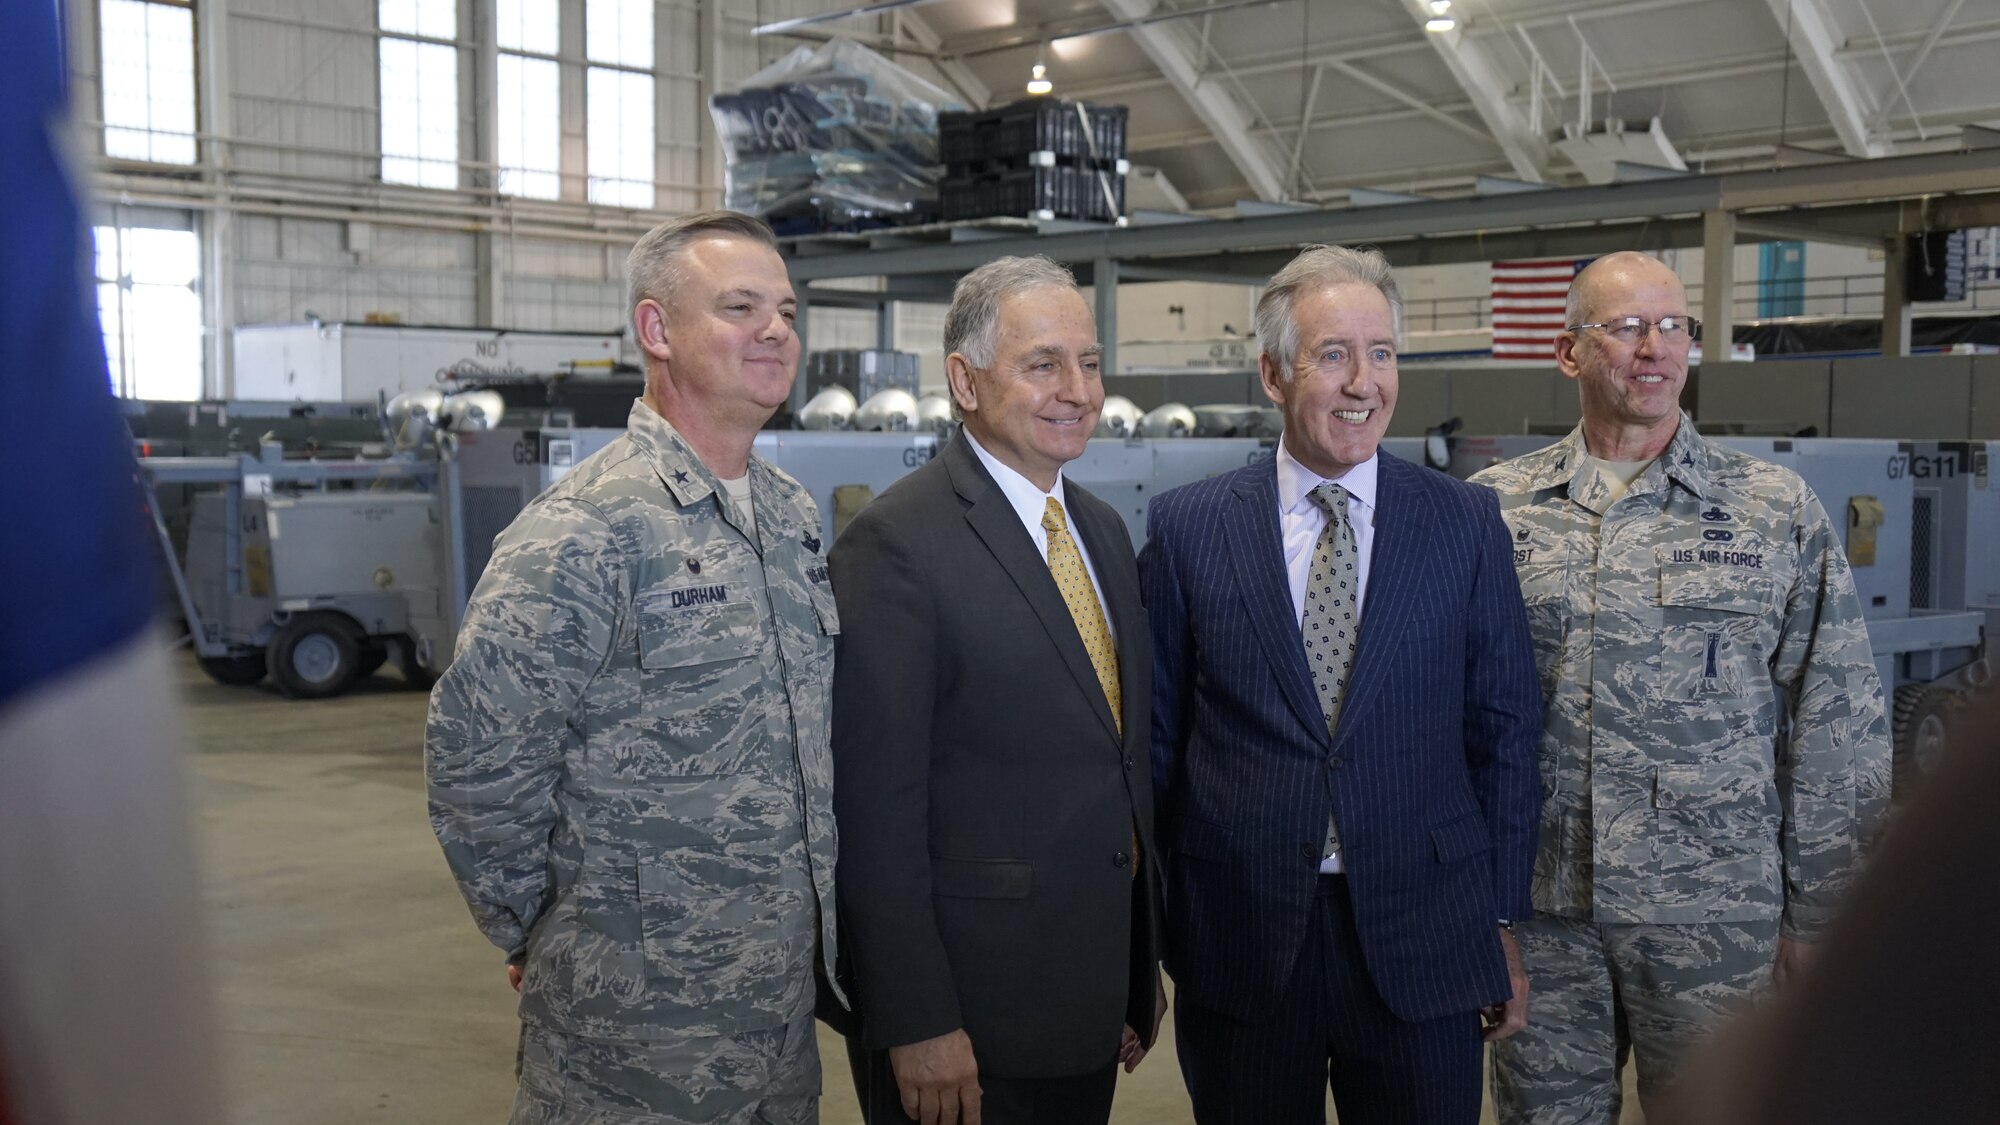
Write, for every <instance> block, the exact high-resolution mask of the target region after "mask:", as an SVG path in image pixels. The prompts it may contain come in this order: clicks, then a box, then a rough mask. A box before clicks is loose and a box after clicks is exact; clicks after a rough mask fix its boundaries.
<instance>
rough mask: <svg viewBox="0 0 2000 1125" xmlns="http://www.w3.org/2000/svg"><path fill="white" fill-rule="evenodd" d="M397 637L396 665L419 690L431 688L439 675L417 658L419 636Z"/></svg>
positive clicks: (404, 676)
mask: <svg viewBox="0 0 2000 1125" xmlns="http://www.w3.org/2000/svg"><path fill="white" fill-rule="evenodd" d="M396 639H397V641H398V644H397V645H396V667H397V668H398V669H400V670H401V671H402V673H403V679H404V680H406V681H408V682H409V685H410V686H411V687H413V688H415V689H417V690H418V691H429V690H431V687H432V685H434V684H436V683H437V677H436V676H433V675H431V673H430V669H428V668H425V667H424V665H423V662H422V661H420V660H418V659H417V638H415V637H412V636H407V635H405V636H402V637H398V638H396Z"/></svg>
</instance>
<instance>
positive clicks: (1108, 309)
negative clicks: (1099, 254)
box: [1090, 258, 1118, 375]
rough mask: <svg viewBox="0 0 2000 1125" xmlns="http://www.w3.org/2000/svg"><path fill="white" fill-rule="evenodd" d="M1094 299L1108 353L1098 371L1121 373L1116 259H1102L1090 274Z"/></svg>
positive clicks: (1101, 339) (1099, 334) (1100, 334)
mask: <svg viewBox="0 0 2000 1125" xmlns="http://www.w3.org/2000/svg"><path fill="white" fill-rule="evenodd" d="M1090 295H1091V296H1092V297H1093V298H1095V299H1096V304H1097V342H1098V343H1099V344H1100V345H1102V346H1103V348H1104V353H1103V354H1102V355H1100V356H1099V357H1098V365H1099V366H1098V370H1100V371H1102V372H1103V373H1104V374H1106V375H1116V374H1117V373H1118V262H1117V260H1116V259H1114V258H1099V259H1097V261H1096V262H1095V263H1094V264H1093V265H1092V267H1091V270H1090Z"/></svg>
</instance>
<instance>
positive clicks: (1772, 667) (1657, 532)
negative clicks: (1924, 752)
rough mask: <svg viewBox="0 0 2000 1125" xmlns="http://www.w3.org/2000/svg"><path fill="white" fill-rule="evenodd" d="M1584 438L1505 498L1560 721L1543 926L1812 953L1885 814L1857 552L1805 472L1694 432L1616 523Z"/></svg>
mask: <svg viewBox="0 0 2000 1125" xmlns="http://www.w3.org/2000/svg"><path fill="white" fill-rule="evenodd" d="M1587 464H1588V461H1587V456H1586V450H1585V446H1584V443H1583V434H1582V430H1581V428H1579V429H1577V430H1575V431H1572V432H1571V433H1570V435H1569V436H1568V437H1567V438H1565V439H1563V440H1562V441H1561V442H1558V443H1557V444H1555V445H1553V446H1550V447H1549V448H1547V449H1543V450H1538V451H1536V452H1534V453H1531V454H1528V455H1527V456H1525V457H1519V458H1516V459H1514V460H1512V461H1507V462H1504V463H1502V464H1499V465H1495V466H1493V467H1492V468H1489V469H1485V470H1483V471H1481V472H1480V473H1478V474H1477V475H1475V476H1474V477H1473V478H1472V479H1473V480H1474V481H1476V482H1478V483H1480V484H1484V485H1487V486H1488V487H1491V488H1493V489H1494V490H1496V491H1498V492H1499V493H1500V510H1501V514H1502V516H1503V517H1505V519H1506V521H1507V527H1508V531H1509V532H1510V534H1511V536H1512V538H1513V540H1514V566H1515V570H1516V572H1517V573H1518V574H1519V577H1520V580H1521V593H1522V597H1523V599H1524V600H1525V601H1526V602H1527V605H1528V619H1529V624H1530V626H1531V628H1532V630H1533V634H1534V641H1535V663H1536V667H1537V669H1538V671H1539V672H1540V673H1541V678H1542V696H1543V700H1544V703H1545V705H1546V713H1545V718H1544V721H1545V729H1544V733H1543V736H1542V831H1541V840H1540V844H1539V847H1538V850H1537V854H1536V860H1535V872H1534V881H1533V889H1534V901H1535V907H1536V909H1538V910H1543V911H1547V912H1549V913H1553V914H1559V915H1564V916H1568V917H1574V918H1594V919H1595V920H1597V921H1599V922H1663V923H1671V922H1722V921H1745V920H1750V919H1768V918H1772V917H1778V916H1780V915H1781V914H1782V917H1783V919H1784V932H1785V933H1786V934H1787V935H1788V936H1793V937H1802V938H1806V939H1811V938H1813V937H1815V936H1816V935H1817V933H1818V931H1819V930H1820V929H1821V928H1822V927H1823V926H1824V924H1825V922H1826V920H1827V918H1828V915H1829V914H1830V913H1831V911H1832V908H1833V907H1834V905H1835V903H1836V900H1837V899H1838V897H1839V894H1840V891H1841V889H1842V888H1843V887H1844V886H1845V884H1846V882H1847V879H1848V878H1849V876H1850V875H1851V874H1852V872H1853V869H1854V866H1855V862H1856V855H1857V845H1858V843H1859V842H1860V841H1861V840H1862V839H1864V838H1865V836H1866V834H1868V833H1870V832H1872V830H1873V827H1874V825H1875V822H1876V821H1877V819H1878V818H1879V817H1880V816H1881V814H1882V812H1883V811H1884V809H1885V808H1886V806H1887V802H1888V796H1889V727H1888V721H1887V719H1886V717H1885V715H1884V711H1883V705H1882V688H1881V683H1880V680H1879V678H1878V676H1877V674H1876V671H1875V662H1874V656H1873V653H1872V652H1871V650H1870V648H1869V643H1868V633H1867V630H1866V628H1865V627H1864V625H1863V622H1862V616H1861V604H1860V601H1859V599H1858V598H1857V597H1856V595H1855V592H1854V578H1853V575H1852V574H1851V573H1850V572H1849V571H1848V568H1847V559H1846V556H1845V555H1844V554H1843V552H1842V551H1841V546H1840V540H1839V538H1838V537H1837V535H1836V533H1835V530H1834V528H1833V525H1832V523H1831V522H1830V521H1829V520H1828V518H1827V515H1826V511H1825V510H1824V509H1823V508H1822V507H1821V506H1820V502H1819V499H1818V498H1817V497H1815V496H1814V495H1813V493H1812V490H1811V489H1809V488H1807V487H1806V484H1805V482H1804V481H1802V480H1800V479H1799V477H1798V475H1797V474H1796V473H1794V472H1792V471H1791V470H1789V469H1786V468H1782V467H1780V466H1777V465H1773V464H1771V463H1769V462H1766V461H1760V460H1758V459H1756V458H1754V457H1750V456H1748V455H1747V454H1742V453H1738V452H1736V451H1734V450H1731V449H1728V448H1726V447H1723V446H1721V445H1717V444H1715V443H1713V442H1710V441H1708V440H1706V439H1705V438H1702V437H1701V436H1700V435H1699V434H1697V433H1696V432H1695V428H1694V424H1693V422H1692V421H1691V420H1690V419H1688V418H1687V416H1686V415H1685V414H1683V415H1682V417H1681V424H1680V427H1679V429H1678V430H1677V431H1676V433H1675V435H1674V439H1673V442H1672V444H1670V445H1669V446H1668V447H1667V450H1666V452H1665V453H1663V454H1662V455H1661V456H1660V458H1659V459H1658V460H1657V461H1655V462H1654V463H1653V464H1652V465H1650V466H1648V467H1647V468H1646V470H1645V472H1643V473H1642V474H1640V476H1639V477H1638V479H1636V480H1634V481H1633V482H1632V485H1631V488H1630V489H1629V490H1628V491H1627V492H1626V494H1625V495H1624V496H1623V497H1622V498H1620V499H1618V500H1617V501H1615V502H1614V501H1612V500H1611V494H1610V492H1609V490H1608V489H1607V488H1606V487H1605V486H1604V484H1603V482H1602V481H1601V480H1600V479H1599V477H1598V475H1597V474H1596V473H1595V472H1593V471H1590V470H1589V469H1588V468H1587Z"/></svg>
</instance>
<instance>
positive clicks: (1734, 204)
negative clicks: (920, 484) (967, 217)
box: [787, 149, 2000, 284]
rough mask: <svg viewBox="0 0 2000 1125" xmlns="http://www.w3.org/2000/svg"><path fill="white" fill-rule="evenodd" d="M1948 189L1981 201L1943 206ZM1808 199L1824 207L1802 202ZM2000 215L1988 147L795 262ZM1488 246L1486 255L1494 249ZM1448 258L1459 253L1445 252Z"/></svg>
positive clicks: (1175, 254)
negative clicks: (1717, 216)
mask: <svg viewBox="0 0 2000 1125" xmlns="http://www.w3.org/2000/svg"><path fill="white" fill-rule="evenodd" d="M1944 193H1976V194H1971V195H1966V196H1963V197H1958V198H1949V197H1947V198H1939V196H1940V195H1942V194H1944ZM1919 199H1922V200H1924V201H1925V202H1924V203H1923V205H1922V206H1919V205H1918V204H1917V203H1916V202H1915V201H1916V200H1919ZM1806 203H1810V204H1813V206H1810V207H1807V206H1804V205H1803V204H1806ZM1996 207H2000V149H1980V150H1975V151H1969V152H1963V151H1962V152H1950V153H1939V154H1934V155H1927V156H1901V157H1892V158H1886V159H1882V160H1874V161H1869V162H1867V163H1859V162H1857V163H1854V164H1850V165H1844V166H1838V167H1833V166H1826V167H1802V168H1786V169H1781V170H1778V171H1760V172H1750V173H1743V174H1732V175H1709V176H1683V177H1679V178H1676V179H1672V180H1655V181H1649V182H1644V183H1629V184H1613V185H1608V186H1604V187H1575V188H1550V189H1549V190H1547V191H1531V192H1513V193H1508V194H1503V195H1490V196H1481V197H1472V198H1463V199H1439V200H1431V201H1428V202H1422V203H1405V204H1401V205H1399V206H1395V207H1360V208H1348V209H1345V210H1327V209H1315V208H1308V209H1300V210H1286V211H1283V212H1280V213H1276V214H1265V215H1257V216H1254V217H1247V218H1234V219H1202V220H1198V221H1193V222H1185V223H1167V224H1160V225H1156V226H1134V227H1126V228H1113V227H1102V228H1096V229H1091V230H1083V231H1065V232H1063V233H1059V234H1058V233H1050V234H1040V235H1034V234H1022V235H1018V236H1014V237H1004V238H994V239H988V240H980V241H971V242H936V243H929V244H922V245H913V246H900V247H897V248H894V249H881V250H842V249H840V248H839V246H838V245H837V244H835V243H829V242H814V241H810V240H803V241H794V242H792V243H791V244H790V246H789V247H788V252H787V259H788V262H789V265H790V269H791V275H792V279H793V283H794V284H800V283H804V282H807V281H812V280H816V279H820V278H832V277H870V276H893V277H905V276H908V275H911V274H945V275H955V274H962V273H964V272H966V271H969V270H972V269H975V268H977V267H978V266H980V265H983V264H985V263H986V262H988V261H990V260H992V259H993V258H995V257H998V256H1001V255H1006V254H1046V255H1048V256H1049V257H1051V258H1054V259H1055V260H1057V261H1060V262H1070V263H1084V264H1087V263H1090V262H1092V261H1093V260H1095V259H1097V258H1116V259H1118V260H1119V261H1120V262H1121V263H1123V264H1124V270H1125V274H1126V276H1128V277H1131V276H1134V270H1135V268H1137V267H1139V266H1142V265H1143V266H1144V267H1147V268H1152V269H1157V270H1171V269H1176V268H1178V267H1179V266H1180V265H1182V264H1189V265H1192V264H1193V262H1196V261H1203V260H1204V259H1203V257H1202V256H1207V258H1206V259H1205V260H1206V266H1205V267H1201V266H1197V267H1195V268H1208V269H1211V270H1213V271H1216V272H1220V273H1230V274H1233V273H1237V272H1239V271H1238V269H1237V268H1236V267H1234V266H1229V265H1222V264H1219V257H1218V256H1221V255H1225V254H1228V255H1235V254H1240V253H1242V252H1246V251H1259V250H1271V251H1274V252H1275V251H1283V252H1284V254H1285V257H1286V258H1287V259H1289V258H1290V256H1291V255H1292V254H1293V253H1296V252H1297V247H1298V246H1299V244H1301V243H1307V242H1333V243H1340V244H1352V243H1356V242H1372V243H1377V244H1380V245H1382V246H1383V247H1384V249H1385V251H1386V252H1389V253H1391V254H1392V256H1393V255H1394V254H1397V253H1405V252H1408V253H1413V254H1414V253H1425V254H1429V255H1431V256H1430V258H1429V260H1431V261H1488V260H1491V259H1492V258H1493V257H1496V256H1508V255H1512V254H1518V253H1521V250H1520V247H1522V246H1523V245H1527V244H1533V243H1536V242H1541V243H1543V244H1546V245H1548V246H1549V247H1551V252H1555V253H1566V252H1569V251H1568V248H1569V247H1571V246H1575V245H1590V246H1603V248H1605V249H1617V248H1619V247H1618V246H1617V245H1615V244H1611V245H1606V243H1607V242H1609V240H1610V239H1611V238H1613V237H1617V238H1621V239H1623V240H1624V245H1626V246H1628V247H1642V246H1643V247H1649V248H1650V247H1653V246H1655V245H1667V244H1679V245H1686V244H1687V243H1662V242H1660V241H1659V239H1660V238H1662V237H1664V236H1663V235H1661V234H1660V233H1659V232H1661V231H1663V230H1665V229H1667V228H1668V227H1670V226H1671V225H1672V224H1673V223H1674V222H1675V221H1677V220H1691V221H1693V222H1695V223H1696V224H1697V225H1699V223H1700V219H1699V216H1701V215H1703V214H1706V213H1707V212H1711V211H1729V212H1738V211H1742V210H1744V209H1746V208H1747V209H1753V210H1775V209H1777V208H1783V210H1782V211H1778V212H1777V213H1775V214H1772V215H1769V216H1765V217H1768V218H1770V219H1772V220H1773V221H1783V222H1786V223H1790V224H1794V225H1798V224H1808V223H1815V222H1824V223H1826V224H1828V226H1829V227H1830V228H1831V229H1833V230H1838V231H1849V232H1851V231H1854V230H1859V229H1862V226H1861V224H1862V223H1863V222H1873V223H1874V224H1875V228H1874V229H1875V230H1876V231H1877V232H1878V233H1881V232H1886V231H1890V230H1898V229H1900V230H1916V229H1925V228H1935V229H1943V228H1944V227H1946V226H1951V225H1957V226H1981V225H2000V222H1991V221H1986V220H1988V219H1992V218H1993V217H1994V216H1995V214H1996ZM1966 220H1970V221H1966ZM1587 224H1602V225H1603V226H1604V227H1605V228H1606V229H1609V230H1611V231H1614V232H1617V233H1616V234H1615V235H1613V234H1606V233H1605V232H1604V231H1603V230H1597V229H1593V228H1592V227H1591V226H1589V225H1587ZM1698 242H1699V240H1697V244H1698ZM1392 244H1393V246H1392ZM1502 247H1505V248H1506V249H1505V250H1504V251H1503V250H1502V249H1500V248H1502ZM1417 248H1428V249H1422V250H1419V249H1417ZM1482 248H1487V249H1486V250H1485V251H1484V252H1482ZM1447 253H1451V254H1456V255H1457V256H1455V257H1444V256H1442V255H1444V254H1447ZM1522 256H1529V255H1526V254H1523V255H1522ZM1245 272H1246V273H1247V274H1248V276H1252V277H1255V276H1258V275H1259V273H1260V272H1261V274H1262V276H1266V277H1268V276H1269V271H1268V270H1262V269H1261V264H1260V266H1259V267H1258V268H1253V269H1250V270H1247V271H1245Z"/></svg>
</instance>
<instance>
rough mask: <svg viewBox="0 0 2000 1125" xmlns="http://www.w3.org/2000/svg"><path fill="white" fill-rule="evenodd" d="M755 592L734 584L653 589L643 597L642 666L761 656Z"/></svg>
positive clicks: (654, 667)
mask: <svg viewBox="0 0 2000 1125" xmlns="http://www.w3.org/2000/svg"><path fill="white" fill-rule="evenodd" d="M754 594H755V591H753V590H749V589H746V588H741V587H739V586H737V585H735V584H732V583H715V584H709V585H699V586H678V587H674V588H671V589H663V590H653V591H650V592H648V593H646V594H644V595H642V596H641V597H640V598H639V603H638V618H639V667H641V668H644V669H646V670H647V671H649V672H658V671H668V670H673V669H688V670H690V671H692V670H695V669H698V668H701V667H702V666H704V665H710V664H721V663H724V662H726V661H732V660H743V659H746V658H748V657H752V656H755V655H757V653H758V651H759V650H760V649H761V648H762V647H763V642H764V623H763V618H762V615H761V614H760V613H759V611H758V608H757V599H756V598H755V597H754V596H753V595H754Z"/></svg>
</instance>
